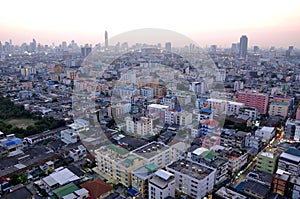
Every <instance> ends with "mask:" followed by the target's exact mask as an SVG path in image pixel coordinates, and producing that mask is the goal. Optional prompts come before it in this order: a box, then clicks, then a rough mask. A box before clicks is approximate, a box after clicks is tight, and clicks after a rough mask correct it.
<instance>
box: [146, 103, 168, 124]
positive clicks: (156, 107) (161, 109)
mask: <svg viewBox="0 0 300 199" xmlns="http://www.w3.org/2000/svg"><path fill="white" fill-rule="evenodd" d="M147 110H148V113H149V114H157V115H158V116H159V119H160V120H161V123H164V121H165V114H166V111H168V110H169V106H165V105H160V104H149V105H148V107H147Z"/></svg>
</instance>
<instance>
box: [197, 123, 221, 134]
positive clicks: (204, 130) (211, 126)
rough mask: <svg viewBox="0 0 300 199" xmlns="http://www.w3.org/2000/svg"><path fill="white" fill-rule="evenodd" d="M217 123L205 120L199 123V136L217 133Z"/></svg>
mask: <svg viewBox="0 0 300 199" xmlns="http://www.w3.org/2000/svg"><path fill="white" fill-rule="evenodd" d="M218 131H219V122H218V121H217V120H205V121H203V122H201V123H200V135H201V136H204V135H208V134H213V133H216V134H217V133H218Z"/></svg>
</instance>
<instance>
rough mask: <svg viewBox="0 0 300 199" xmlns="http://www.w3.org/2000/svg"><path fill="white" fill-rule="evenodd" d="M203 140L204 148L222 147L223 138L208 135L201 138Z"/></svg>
mask: <svg viewBox="0 0 300 199" xmlns="http://www.w3.org/2000/svg"><path fill="white" fill-rule="evenodd" d="M200 139H201V140H202V147H204V148H207V149H210V148H211V147H213V146H215V145H220V143H221V138H220V136H217V135H214V134H208V135H206V136H203V137H201V138H200Z"/></svg>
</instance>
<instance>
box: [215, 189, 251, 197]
mask: <svg viewBox="0 0 300 199" xmlns="http://www.w3.org/2000/svg"><path fill="white" fill-rule="evenodd" d="M215 194H216V195H217V196H220V197H222V198H225V199H247V197H246V196H244V195H242V194H240V193H238V192H235V191H233V190H231V189H228V188H226V187H221V188H220V189H219V190H218V191H217V192H216V193H215Z"/></svg>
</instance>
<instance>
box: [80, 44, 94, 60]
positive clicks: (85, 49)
mask: <svg viewBox="0 0 300 199" xmlns="http://www.w3.org/2000/svg"><path fill="white" fill-rule="evenodd" d="M91 52H92V48H91V47H89V45H88V44H86V45H85V47H82V48H81V56H82V57H86V56H88V55H89V54H90V53H91Z"/></svg>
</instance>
